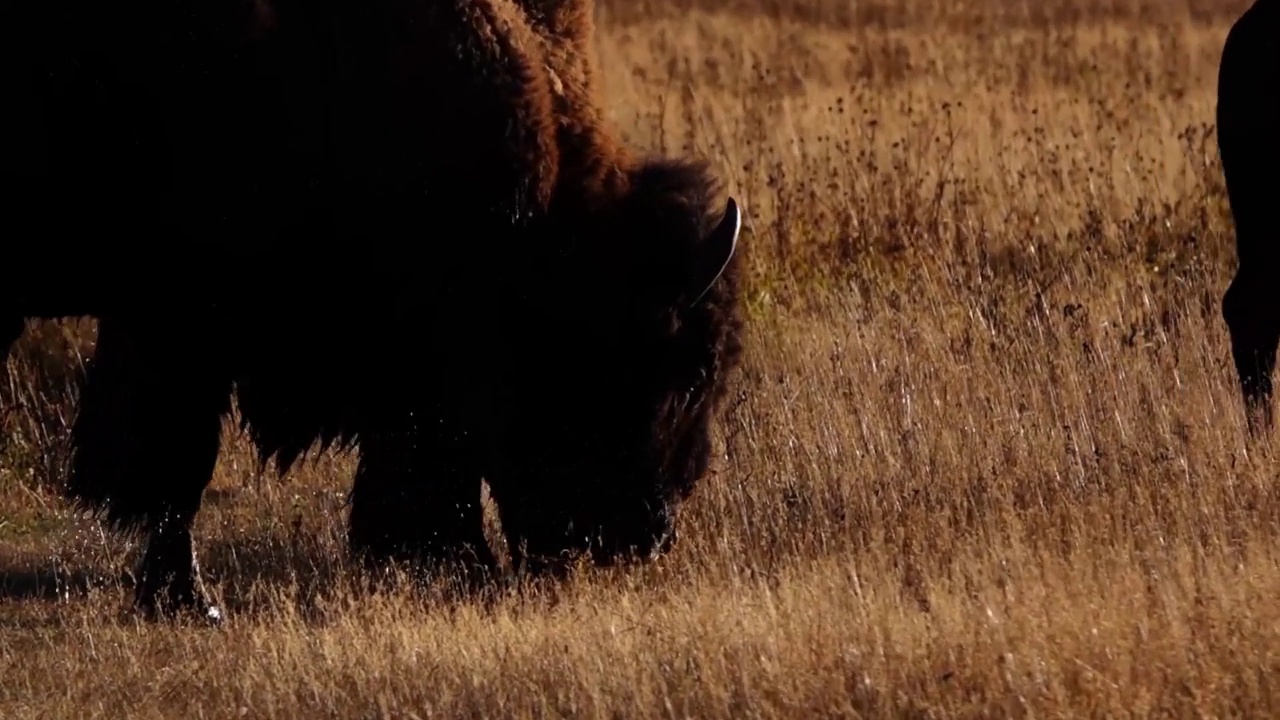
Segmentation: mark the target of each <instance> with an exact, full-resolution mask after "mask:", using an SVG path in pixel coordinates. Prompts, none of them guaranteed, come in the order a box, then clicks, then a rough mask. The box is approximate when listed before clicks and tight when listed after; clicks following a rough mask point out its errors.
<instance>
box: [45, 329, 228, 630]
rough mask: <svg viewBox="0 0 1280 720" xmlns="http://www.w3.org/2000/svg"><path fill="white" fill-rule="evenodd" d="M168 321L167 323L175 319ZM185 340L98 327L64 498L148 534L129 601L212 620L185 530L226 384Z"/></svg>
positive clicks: (214, 450)
mask: <svg viewBox="0 0 1280 720" xmlns="http://www.w3.org/2000/svg"><path fill="white" fill-rule="evenodd" d="M175 325H176V323H175ZM196 340H197V338H196V337H194V335H190V336H189V335H188V333H187V332H184V331H183V330H179V331H178V332H160V331H159V327H158V326H150V327H149V328H147V329H146V330H143V329H142V328H140V327H138V326H137V325H135V324H133V323H130V322H127V321H121V320H117V319H104V320H103V321H101V322H100V324H99V330H98V347H97V351H96V352H95V354H94V357H93V359H92V361H91V362H90V366H89V370H88V374H87V377H86V380H85V386H84V390H83V392H82V395H81V400H80V411H79V413H78V414H77V417H76V420H75V424H74V426H73V428H72V440H73V444H74V450H75V454H74V457H73V460H72V467H71V473H70V478H69V481H68V487H67V492H68V495H69V496H70V497H71V498H73V499H74V500H75V501H77V502H78V503H79V504H81V505H83V506H86V507H89V508H92V509H95V510H98V511H101V512H103V513H104V514H105V516H106V519H107V521H108V523H109V524H110V525H111V526H113V527H114V528H116V529H119V530H127V531H142V532H143V533H145V534H146V536H147V545H146V551H145V553H144V555H143V558H142V561H141V565H140V567H139V573H138V584H137V586H136V589H135V597H134V604H135V606H136V607H137V608H138V609H139V610H141V611H142V612H143V613H144V614H146V615H147V616H149V617H155V616H156V615H157V614H170V613H174V612H191V611H194V612H196V613H198V614H199V615H201V616H203V617H205V618H207V619H209V620H210V621H215V622H216V621H217V620H219V619H220V617H221V614H220V612H219V611H218V609H217V608H214V607H213V606H211V605H210V603H209V601H208V599H207V598H206V596H205V594H204V592H203V590H202V589H201V583H200V578H199V570H198V567H197V565H196V559H195V553H194V551H193V547H192V540H191V524H192V521H193V520H194V518H195V515H196V512H197V511H198V510H199V507H200V499H201V496H202V494H203V492H204V489H205V486H206V485H207V484H208V483H209V480H210V478H211V476H212V473H213V468H214V464H215V462H216V461H217V457H218V449H219V443H220V439H221V432H222V416H223V414H224V413H225V412H226V411H227V410H228V409H229V402H230V393H231V386H230V383H229V382H227V381H225V380H223V379H222V377H221V375H220V374H219V373H217V372H215V371H214V368H216V365H214V364H213V363H212V362H209V361H208V356H207V354H206V353H202V352H201V350H200V348H199V347H198V343H197V342H196Z"/></svg>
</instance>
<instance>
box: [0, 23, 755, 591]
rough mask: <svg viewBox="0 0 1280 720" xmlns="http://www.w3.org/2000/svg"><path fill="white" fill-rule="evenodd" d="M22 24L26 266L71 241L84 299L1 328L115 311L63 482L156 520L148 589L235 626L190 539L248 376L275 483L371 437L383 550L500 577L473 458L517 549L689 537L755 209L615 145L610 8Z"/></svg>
mask: <svg viewBox="0 0 1280 720" xmlns="http://www.w3.org/2000/svg"><path fill="white" fill-rule="evenodd" d="M19 12H20V13H21V14H22V15H23V17H22V18H19V20H20V21H19V22H17V23H16V24H15V25H12V26H11V27H21V28H23V33H22V34H20V36H19V37H17V38H15V39H14V47H18V48H19V49H20V50H21V51H22V52H23V53H24V54H23V57H25V58H27V61H28V63H27V65H26V66H24V68H23V70H25V71H26V75H23V76H21V77H17V79H16V80H15V83H14V84H13V85H12V86H13V87H15V88H18V91H19V93H20V96H21V97H22V98H24V99H27V100H30V105H31V106H33V107H36V108H38V111H37V112H36V113H35V114H34V115H33V116H32V117H33V119H31V120H30V123H29V124H28V125H27V126H24V127H23V128H22V132H19V133H15V135H17V136H19V137H21V136H23V135H24V134H25V135H27V136H30V137H32V138H35V141H34V144H33V145H32V146H31V147H32V148H34V150H33V151H31V152H29V153H27V154H26V155H23V156H22V157H21V162H18V163H17V164H15V165H13V166H11V169H10V173H11V180H17V181H18V182H16V183H10V186H11V187H16V188H20V190H18V191H17V192H18V193H19V194H18V195H15V196H13V197H11V207H10V209H11V213H10V214H11V216H14V217H15V219H16V222H15V223H14V226H15V227H27V228H29V229H28V230H27V236H26V238H25V239H26V240H27V241H28V243H30V245H29V247H28V249H26V250H25V251H19V253H16V254H15V255H20V256H21V257H14V256H11V260H19V261H21V260H27V261H34V262H53V259H54V257H57V256H52V257H51V256H49V255H48V253H47V251H46V250H44V248H47V247H48V246H49V245H48V243H49V242H50V241H53V240H57V241H62V242H70V243H71V245H72V247H71V249H72V250H73V251H74V252H73V253H71V256H70V257H69V258H68V259H67V260H66V261H65V262H66V267H67V269H66V273H67V274H68V277H69V278H71V282H70V283H69V284H67V285H66V286H65V288H64V287H51V286H48V285H43V284H35V283H31V284H27V285H23V283H22V281H21V277H20V276H15V277H14V278H13V282H12V283H11V284H10V285H9V286H8V288H7V289H5V290H3V291H0V320H3V323H0V327H2V328H3V329H5V330H6V336H5V337H0V340H3V341H5V347H6V348H7V347H8V344H9V343H11V342H12V341H13V339H15V338H16V336H17V332H18V331H19V330H20V329H21V323H20V319H21V318H23V317H64V316H74V315H91V316H96V317H97V318H99V344H98V349H97V352H96V354H95V357H94V358H93V360H92V362H91V367H90V369H89V372H88V376H87V378H86V384H85V388H84V392H83V395H82V398H81V404H80V409H79V413H78V415H77V418H76V420H75V424H74V427H73V432H72V439H73V443H74V450H75V455H74V459H73V466H72V468H71V472H70V475H69V479H68V482H67V491H68V494H69V496H70V497H71V498H73V499H74V500H76V501H77V502H79V503H80V504H82V505H83V506H85V507H88V508H92V509H94V510H97V511H99V512H101V513H102V514H103V515H104V516H105V518H106V519H107V520H108V521H109V522H110V523H111V524H112V525H113V526H114V527H115V528H117V529H119V530H128V531H141V532H143V533H145V534H146V536H147V538H148V542H147V549H146V552H145V554H144V556H143V559H142V567H141V582H140V583H139V585H138V589H137V595H136V598H135V602H136V603H137V605H138V606H139V607H141V608H143V609H146V610H157V609H162V608H169V609H196V610H199V611H202V612H204V613H206V614H208V615H210V616H216V611H215V610H214V609H212V608H211V607H210V606H209V604H208V602H207V600H206V599H205V597H204V594H203V592H202V591H201V590H200V581H199V574H198V571H197V569H196V563H195V557H194V553H193V550H192V542H191V533H190V530H191V523H192V521H193V518H194V516H195V514H196V512H197V511H198V509H199V505H200V498H201V495H202V493H203V490H204V488H205V486H206V485H207V483H208V481H209V479H210V475H211V473H212V469H213V466H214V462H215V460H216V457H217V453H218V444H219V431H220V427H221V422H222V419H223V418H224V417H225V416H226V414H227V413H228V412H229V408H230V400H231V395H232V393H233V392H234V393H235V394H236V398H237V400H238V404H239V409H240V412H241V416H242V422H243V424H244V427H245V429H247V431H248V433H249V436H250V438H251V439H252V441H253V442H254V444H255V445H256V447H257V448H258V450H259V453H260V454H261V457H262V458H263V460H266V459H269V458H275V460H276V461H277V466H278V468H279V469H280V471H281V472H282V473H283V472H285V471H287V470H288V469H289V468H290V467H291V466H292V465H293V464H294V463H295V462H296V461H297V460H298V459H299V458H300V457H301V456H302V454H303V453H304V451H305V450H306V449H307V448H309V447H311V446H313V445H314V444H316V443H317V442H318V443H319V444H320V445H321V446H329V445H334V444H336V445H341V446H344V447H347V446H352V447H357V448H358V452H359V463H358V467H357V470H356V474H355V479H354V482H353V486H352V489H351V495H350V501H351V511H350V518H349V528H348V539H349V543H350V546H351V549H352V551H353V552H354V553H355V554H356V555H358V556H360V557H362V558H364V559H366V560H367V561H369V562H371V563H372V564H374V565H380V564H383V563H386V562H388V561H392V560H397V559H404V560H409V561H412V562H416V563H422V564H434V563H438V562H454V561H459V560H461V561H463V562H464V563H466V564H469V565H470V566H471V567H473V568H475V569H478V570H479V571H480V572H479V573H478V574H479V576H483V575H484V573H486V572H487V571H488V570H490V569H492V567H493V564H494V558H493V557H492V555H491V554H490V551H489V549H488V546H487V544H486V543H485V540H484V536H483V534H482V524H481V518H480V506H479V500H480V482H481V479H482V478H484V479H486V480H487V481H488V482H489V484H490V486H491V489H492V494H493V496H494V499H495V500H496V502H497V505H498V509H499V513H500V518H501V521H502V525H503V528H504V532H505V533H506V535H507V538H506V539H507V542H508V545H509V547H511V548H513V549H515V550H516V551H517V553H518V557H517V561H518V562H521V563H522V564H524V565H525V566H526V567H530V568H532V569H537V568H538V567H542V566H545V565H546V564H545V563H543V562H542V559H544V558H547V557H560V556H563V555H564V554H566V553H570V554H572V553H576V552H581V551H590V552H591V553H592V556H593V557H594V558H595V559H596V560H597V561H599V562H604V563H608V562H614V561H616V560H619V559H624V558H633V557H647V556H651V555H653V554H654V553H657V552H662V551H664V550H665V549H667V548H668V547H670V545H671V543H672V541H673V540H674V524H673V523H674V514H675V510H676V506H677V504H678V502H679V501H680V500H682V499H683V498H685V497H687V496H688V495H689V493H690V492H691V491H692V490H693V488H694V486H695V484H696V482H697V481H698V479H699V478H700V477H701V476H702V475H703V474H704V472H705V471H706V467H707V462H708V456H709V448H710V443H709V432H710V423H711V420H712V417H713V415H714V412H715V409H716V407H717V404H718V402H719V400H720V399H721V397H722V395H723V393H724V387H725V383H726V378H727V374H728V373H729V372H730V371H732V370H733V368H734V367H735V366H736V364H737V363H738V361H739V356H740V353H741V346H740V336H741V331H742V328H741V318H740V314H739V309H738V305H737V299H738V292H739V290H738V287H739V282H740V280H739V272H740V270H739V262H740V261H739V259H738V255H736V254H735V253H734V249H735V246H736V240H737V236H738V228H739V222H740V220H739V214H738V210H737V207H736V205H735V204H734V203H733V202H732V200H730V201H729V203H728V206H727V209H723V210H722V209H718V208H717V206H718V201H717V200H716V196H717V195H718V193H719V190H718V186H717V183H716V181H715V179H714V178H713V177H712V176H711V174H710V173H709V171H708V170H707V168H706V167H705V166H704V165H702V164H700V163H694V162H685V161H676V160H656V161H642V160H640V159H637V158H635V157H633V156H632V155H631V154H629V153H628V152H627V151H626V150H624V149H623V148H621V147H620V146H619V145H618V144H617V143H616V142H614V140H613V139H612V138H611V136H610V134H609V132H608V130H607V129H606V128H605V126H604V124H603V123H602V121H601V119H600V112H599V109H598V105H597V104H596V101H595V99H594V88H593V85H592V84H593V82H594V81H593V77H594V74H595V71H594V59H593V57H592V55H591V54H590V48H589V43H590V34H591V26H590V16H591V13H590V6H589V3H588V2H586V1H585V0H569V1H555V0H524V2H523V3H521V4H516V3H513V2H509V1H508V0H474V1H469V2H468V1H463V0H452V1H450V0H445V1H444V2H425V1H419V0H377V1H373V2H355V1H354V0H334V1H333V2H324V3H317V2H304V1H303V0H275V1H274V2H267V1H266V0H225V1H223V2H214V1H213V0H209V1H208V2H188V3H173V4H168V3H126V4H125V5H124V6H119V5H118V4H110V3H90V2H88V0H71V1H70V2H68V3H60V4H55V5H50V4H47V3H44V4H31V3H27V4H23V6H22V7H21V9H20V10H19ZM21 93H25V95H22V94H21ZM19 104H21V103H19ZM67 207H70V208H78V209H80V210H81V212H78V213H77V212H71V213H68V212H65V211H64V208H67ZM37 228H38V230H37ZM126 231H127V232H128V233H129V234H127V235H121V237H123V238H124V239H119V240H116V241H114V242H104V241H102V240H100V238H103V237H109V236H110V235H112V234H117V233H124V232H126ZM151 243H156V244H151ZM158 247H176V248H181V249H182V252H181V253H178V252H175V253H174V255H173V257H172V258H168V259H167V258H163V257H154V254H155V251H154V250H152V248H158ZM324 248H338V249H340V251H339V252H336V253H330V252H326V250H324ZM23 253H25V254H23ZM42 253H43V254H42ZM187 258H191V260H189V261H188V260H187ZM157 263H165V266H166V270H170V271H171V275H169V276H165V275H159V276H157V275H154V274H151V273H149V272H148V271H146V270H145V269H143V268H144V265H146V264H157ZM185 263H189V264H185ZM113 265H114V266H115V267H116V268H118V269H119V270H118V272H117V273H116V274H109V268H110V266H113ZM127 293H132V295H130V294H127ZM157 298H162V300H161V301H160V302H157ZM401 337H404V338H406V340H405V342H404V344H405V345H409V346H420V347H422V350H421V352H416V353H415V352H408V353H406V352H404V351H403V350H402V349H401V348H399V347H397V345H398V340H399V339H400V338H401Z"/></svg>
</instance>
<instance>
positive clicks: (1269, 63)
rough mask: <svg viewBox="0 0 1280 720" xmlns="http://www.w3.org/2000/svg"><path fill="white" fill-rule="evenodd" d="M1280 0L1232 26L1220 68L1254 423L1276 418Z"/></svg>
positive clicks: (1235, 334) (1245, 381)
mask: <svg viewBox="0 0 1280 720" xmlns="http://www.w3.org/2000/svg"><path fill="white" fill-rule="evenodd" d="M1277 39H1280V0H1257V2H1255V3H1254V4H1253V5H1252V6H1251V7H1250V8H1249V9H1248V10H1246V11H1245V13H1244V15H1243V16H1241V17H1240V19H1239V20H1237V21H1236V23H1235V24H1234V25H1233V26H1232V27H1231V30H1230V32H1228V34H1227V40H1226V43H1225V46H1224V48H1223V52H1222V62H1221V65H1220V66H1219V70H1218V106H1217V125H1218V148H1219V154H1220V155H1221V157H1222V169H1223V174H1224V176H1225V179H1226V184H1227V196H1228V200H1229V202H1230V204H1231V214H1232V218H1233V220H1234V223H1235V228H1236V251H1237V256H1238V263H1239V264H1238V267H1237V269H1236V273H1235V277H1234V278H1233V279H1232V281H1231V285H1230V287H1228V288H1227V292H1226V293H1225V295H1224V296H1223V299H1222V314H1223V317H1224V319H1225V320H1226V323H1227V327H1228V329H1229V330H1230V333H1231V352H1232V356H1233V358H1234V360H1235V366H1236V373H1237V376H1238V378H1239V381H1240V389H1241V392H1242V394H1243V396H1244V402H1245V407H1246V410H1247V411H1248V414H1249V421H1250V428H1251V429H1252V430H1254V431H1257V430H1259V429H1261V428H1263V427H1270V426H1271V424H1272V409H1271V405H1272V394H1273V389H1272V374H1273V373H1274V371H1275V366H1276V347H1277V344H1280V290H1278V289H1277V285H1276V277H1277V276H1280V220H1278V219H1277V218H1278V217H1280V216H1277V214H1276V213H1277V210H1276V207H1275V206H1274V205H1272V203H1273V202H1275V199H1276V197H1277V193H1276V172H1277V168H1280V44H1278V43H1277Z"/></svg>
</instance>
